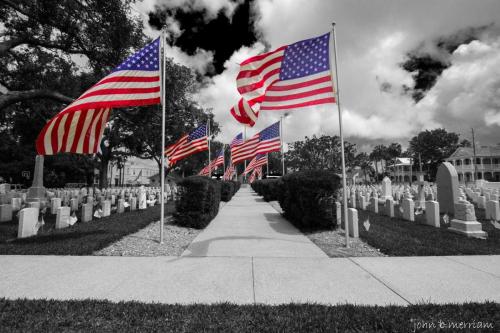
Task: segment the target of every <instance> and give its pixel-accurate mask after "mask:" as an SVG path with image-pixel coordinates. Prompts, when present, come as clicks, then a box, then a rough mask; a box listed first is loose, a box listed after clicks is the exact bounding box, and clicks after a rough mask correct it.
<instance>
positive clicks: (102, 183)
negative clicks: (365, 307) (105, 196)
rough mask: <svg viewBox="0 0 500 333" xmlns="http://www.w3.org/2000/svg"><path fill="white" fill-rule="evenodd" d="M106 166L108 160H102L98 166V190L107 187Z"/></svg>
mask: <svg viewBox="0 0 500 333" xmlns="http://www.w3.org/2000/svg"><path fill="white" fill-rule="evenodd" d="M108 164H109V160H107V159H102V160H101V163H100V164H99V188H100V189H103V188H105V187H108Z"/></svg>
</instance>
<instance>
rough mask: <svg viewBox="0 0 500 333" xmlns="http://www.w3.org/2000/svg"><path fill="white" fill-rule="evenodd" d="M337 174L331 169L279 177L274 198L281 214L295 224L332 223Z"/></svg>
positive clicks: (308, 226) (322, 225)
mask: <svg viewBox="0 0 500 333" xmlns="http://www.w3.org/2000/svg"><path fill="white" fill-rule="evenodd" d="M340 186H341V185H340V177H339V176H337V175H336V174H335V173H334V172H331V171H322V170H314V171H301V172H296V173H292V174H289V175H286V176H284V177H282V178H281V184H280V185H279V189H280V190H279V194H278V200H279V203H280V206H281V208H282V209H283V212H284V215H285V217H286V218H287V219H288V220H289V221H290V222H292V224H294V225H295V226H296V227H298V228H304V229H319V228H331V227H332V226H335V225H336V209H335V200H336V199H337V193H338V189H339V188H340Z"/></svg>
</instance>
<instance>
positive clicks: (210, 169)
mask: <svg viewBox="0 0 500 333" xmlns="http://www.w3.org/2000/svg"><path fill="white" fill-rule="evenodd" d="M207 132H208V178H212V167H211V166H210V115H209V116H208V121H207Z"/></svg>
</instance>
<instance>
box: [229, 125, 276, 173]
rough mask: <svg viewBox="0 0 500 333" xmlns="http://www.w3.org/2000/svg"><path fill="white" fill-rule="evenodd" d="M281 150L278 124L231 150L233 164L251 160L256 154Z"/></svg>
mask: <svg viewBox="0 0 500 333" xmlns="http://www.w3.org/2000/svg"><path fill="white" fill-rule="evenodd" d="M280 150H281V140H280V122H279V121H278V122H276V123H274V124H272V125H271V126H268V127H266V128H265V129H263V130H262V131H260V132H259V133H257V134H255V135H254V136H253V137H252V138H250V139H249V140H247V141H245V142H244V143H243V144H241V145H237V146H235V147H233V148H231V160H232V162H233V164H236V163H239V162H241V161H244V160H247V159H251V158H253V157H254V156H255V155H257V154H265V153H271V152H273V151H280Z"/></svg>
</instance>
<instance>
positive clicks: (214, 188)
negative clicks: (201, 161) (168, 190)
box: [174, 176, 221, 229]
mask: <svg viewBox="0 0 500 333" xmlns="http://www.w3.org/2000/svg"><path fill="white" fill-rule="evenodd" d="M178 185H179V199H178V200H177V202H176V210H177V212H176V213H175V214H174V219H175V223H177V224H179V225H181V226H186V227H191V228H197V229H202V228H205V227H206V226H207V225H208V224H209V223H210V221H212V220H213V218H214V217H215V216H216V215H217V213H218V212H219V204H220V199H221V188H220V187H221V185H220V182H218V181H216V180H213V179H210V178H208V177H202V176H192V177H188V178H184V179H183V180H182V181H180V182H179V183H178Z"/></svg>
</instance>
